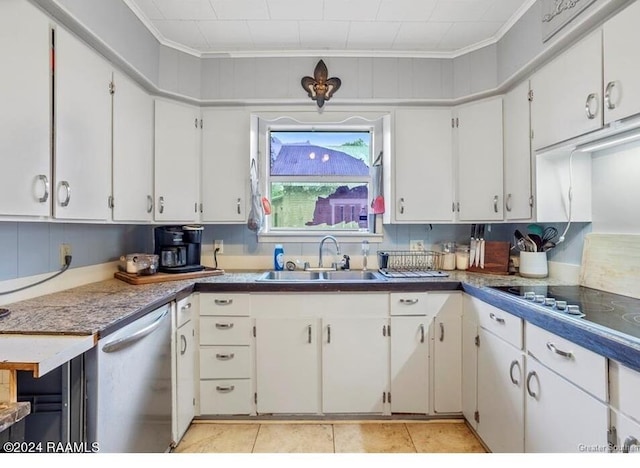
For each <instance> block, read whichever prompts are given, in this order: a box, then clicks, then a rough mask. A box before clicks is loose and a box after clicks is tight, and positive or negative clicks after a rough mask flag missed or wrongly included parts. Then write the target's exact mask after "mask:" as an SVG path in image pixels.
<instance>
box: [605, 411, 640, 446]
mask: <svg viewBox="0 0 640 468" xmlns="http://www.w3.org/2000/svg"><path fill="white" fill-rule="evenodd" d="M611 428H612V430H614V429H615V432H614V434H615V441H613V440H612V442H614V445H615V448H614V449H613V451H614V452H622V453H631V454H636V456H637V454H638V453H640V423H638V422H637V421H635V420H633V419H631V418H629V417H627V416H625V415H624V414H623V413H620V412H618V411H614V410H613V409H612V410H611Z"/></svg>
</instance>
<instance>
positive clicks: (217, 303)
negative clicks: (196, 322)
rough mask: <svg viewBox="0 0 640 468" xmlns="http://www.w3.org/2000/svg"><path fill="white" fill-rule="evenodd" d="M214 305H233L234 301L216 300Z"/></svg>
mask: <svg viewBox="0 0 640 468" xmlns="http://www.w3.org/2000/svg"><path fill="white" fill-rule="evenodd" d="M213 303H214V304H215V305H231V304H233V299H216V300H215V301H213Z"/></svg>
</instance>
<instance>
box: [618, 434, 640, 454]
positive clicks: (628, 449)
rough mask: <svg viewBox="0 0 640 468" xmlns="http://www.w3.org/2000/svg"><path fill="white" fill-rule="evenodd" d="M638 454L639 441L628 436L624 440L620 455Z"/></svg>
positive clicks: (639, 448)
mask: <svg viewBox="0 0 640 468" xmlns="http://www.w3.org/2000/svg"><path fill="white" fill-rule="evenodd" d="M632 452H633V453H638V452H640V441H639V440H638V439H636V438H635V437H633V436H629V437H627V438H626V439H625V440H624V445H623V446H622V453H632Z"/></svg>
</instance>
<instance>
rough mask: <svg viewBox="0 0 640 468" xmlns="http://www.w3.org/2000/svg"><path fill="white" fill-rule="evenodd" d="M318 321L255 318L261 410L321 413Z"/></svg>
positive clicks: (308, 319) (259, 407) (312, 319)
mask: <svg viewBox="0 0 640 468" xmlns="http://www.w3.org/2000/svg"><path fill="white" fill-rule="evenodd" d="M319 323H320V321H319V320H318V319H315V318H296V317H286V318H283V317H281V318H257V319H256V388H257V393H258V406H257V408H258V413H320V411H321V408H320V346H319V343H318V340H319V337H320V334H319V329H320V326H319Z"/></svg>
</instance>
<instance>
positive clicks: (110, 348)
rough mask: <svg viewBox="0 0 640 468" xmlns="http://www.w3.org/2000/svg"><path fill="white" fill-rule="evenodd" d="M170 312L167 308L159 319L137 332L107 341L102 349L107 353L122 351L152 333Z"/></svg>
mask: <svg viewBox="0 0 640 468" xmlns="http://www.w3.org/2000/svg"><path fill="white" fill-rule="evenodd" d="M168 313H169V309H168V308H167V309H165V311H164V312H163V313H162V315H160V316H159V317H158V318H157V319H155V320H154V321H153V322H151V323H150V324H149V325H147V326H146V327H144V328H141V329H140V330H138V331H137V332H135V333H133V334H131V335H129V336H125V337H124V338H119V339H117V340H114V341H111V342H109V343H106V344H105V345H104V346H103V347H102V351H103V352H105V353H115V352H116V351H120V350H121V349H123V348H126V347H127V346H129V345H130V344H132V343H135V342H136V341H138V340H141V339H142V338H144V337H145V336H147V335H150V334H151V333H153V332H154V331H155V330H156V329H157V328H158V327H159V326H160V324H161V322H162V319H163V318H165V317H166V316H167V314H168Z"/></svg>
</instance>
